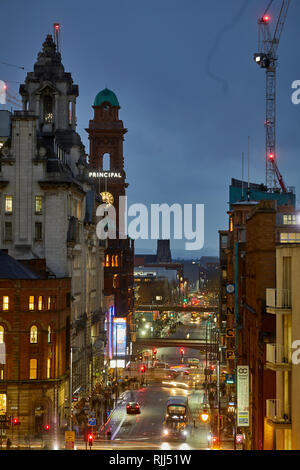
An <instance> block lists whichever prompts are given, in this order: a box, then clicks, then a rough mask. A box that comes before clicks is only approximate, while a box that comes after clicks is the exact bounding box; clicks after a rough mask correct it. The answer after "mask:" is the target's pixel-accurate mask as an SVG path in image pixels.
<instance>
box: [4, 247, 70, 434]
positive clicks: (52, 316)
mask: <svg viewBox="0 0 300 470" xmlns="http://www.w3.org/2000/svg"><path fill="white" fill-rule="evenodd" d="M42 261H43V260H38V262H37V266H36V268H37V270H36V271H34V270H30V269H29V268H28V267H27V266H24V265H23V264H21V263H20V262H18V261H16V260H14V259H13V258H11V257H10V256H9V255H7V254H6V253H4V252H3V251H0V347H1V351H2V354H1V361H0V362H1V364H0V414H1V415H6V416H7V417H8V416H11V417H18V418H19V421H20V425H19V426H17V427H16V429H15V434H17V435H18V436H19V437H20V436H24V435H29V436H30V437H31V438H32V437H34V436H40V435H41V433H42V432H43V429H44V426H45V424H49V425H50V429H51V432H55V431H56V430H57V431H58V429H59V427H60V426H63V425H65V423H66V419H67V410H66V409H65V405H66V398H67V397H68V378H69V377H68V375H69V350H70V315H71V309H70V300H71V279H70V278H67V277H62V278H52V279H51V278H49V277H47V276H48V275H47V272H46V270H44V272H42ZM31 265H32V268H33V269H34V268H35V266H34V263H33V262H32V263H31ZM44 267H45V264H44ZM37 272H38V273H39V274H37ZM6 432H7V433H8V434H9V436H10V435H11V434H10V433H11V430H8V431H6ZM4 433H5V431H4Z"/></svg>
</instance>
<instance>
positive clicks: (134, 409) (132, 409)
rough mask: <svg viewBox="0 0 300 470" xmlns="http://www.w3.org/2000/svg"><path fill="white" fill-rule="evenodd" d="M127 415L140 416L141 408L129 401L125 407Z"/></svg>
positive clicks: (134, 402)
mask: <svg viewBox="0 0 300 470" xmlns="http://www.w3.org/2000/svg"><path fill="white" fill-rule="evenodd" d="M126 411H127V414H140V412H141V407H140V405H139V404H138V403H137V402H136V401H130V402H128V403H127V405H126Z"/></svg>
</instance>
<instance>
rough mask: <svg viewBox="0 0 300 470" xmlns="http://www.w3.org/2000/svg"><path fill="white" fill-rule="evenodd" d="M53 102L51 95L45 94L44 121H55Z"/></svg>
mask: <svg viewBox="0 0 300 470" xmlns="http://www.w3.org/2000/svg"><path fill="white" fill-rule="evenodd" d="M52 106H53V102H52V97H51V96H50V95H45V96H44V122H46V123H51V122H53V108H52Z"/></svg>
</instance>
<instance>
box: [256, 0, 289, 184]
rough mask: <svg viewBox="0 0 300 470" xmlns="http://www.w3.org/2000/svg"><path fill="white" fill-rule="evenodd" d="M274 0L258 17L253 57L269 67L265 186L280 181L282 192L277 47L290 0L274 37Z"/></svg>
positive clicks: (263, 66) (260, 64)
mask: <svg viewBox="0 0 300 470" xmlns="http://www.w3.org/2000/svg"><path fill="white" fill-rule="evenodd" d="M273 1H274V0H271V1H270V2H269V4H268V6H267V8H266V10H265V12H264V14H263V15H262V17H261V18H259V20H258V50H259V51H260V52H258V53H256V54H254V60H255V62H256V63H257V64H258V65H259V66H260V67H261V68H263V69H266V120H265V129H266V186H267V188H268V189H269V190H273V189H276V188H277V187H278V186H277V181H278V183H279V185H280V187H281V190H282V192H284V193H286V192H287V188H286V185H285V183H284V181H283V178H282V175H281V174H280V172H279V169H278V166H277V163H276V67H277V63H278V58H277V49H278V45H279V42H280V37H281V34H282V30H283V26H284V23H285V20H286V17H287V13H288V9H289V6H290V3H291V0H282V4H281V8H280V13H279V16H278V20H277V24H276V28H275V32H274V36H273V38H272V37H271V32H270V27H269V23H270V15H269V14H268V11H269V8H270V6H271V5H272V3H273Z"/></svg>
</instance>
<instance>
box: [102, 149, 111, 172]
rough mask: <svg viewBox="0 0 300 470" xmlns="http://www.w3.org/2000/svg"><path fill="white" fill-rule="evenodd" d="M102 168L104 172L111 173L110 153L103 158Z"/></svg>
mask: <svg viewBox="0 0 300 470" xmlns="http://www.w3.org/2000/svg"><path fill="white" fill-rule="evenodd" d="M102 159H103V160H102V168H103V171H109V170H110V155H109V153H105V154H104V155H103V157H102Z"/></svg>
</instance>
